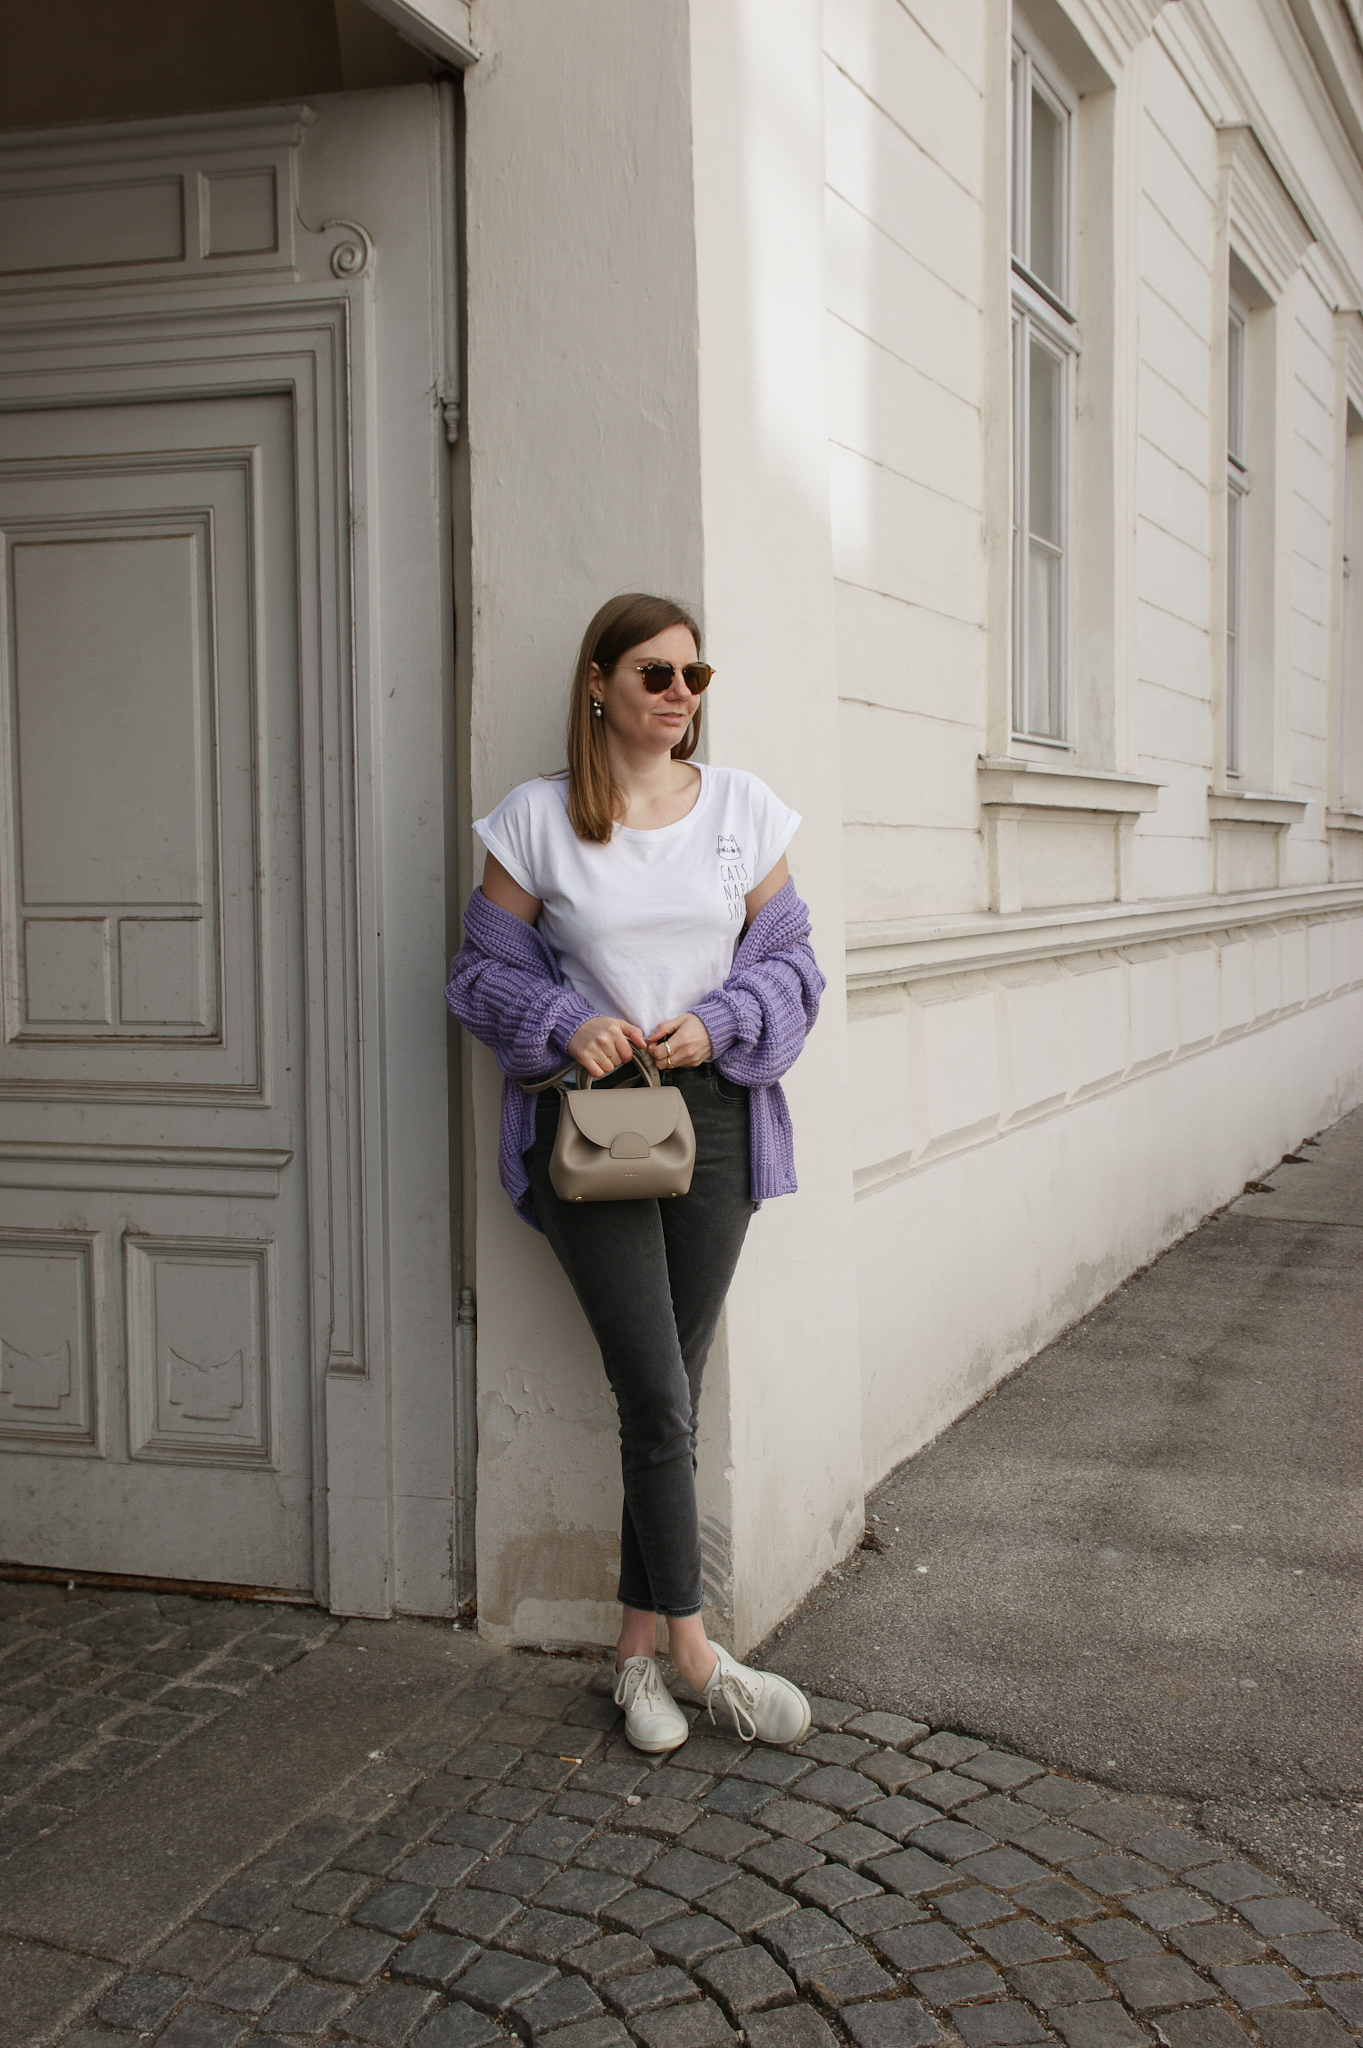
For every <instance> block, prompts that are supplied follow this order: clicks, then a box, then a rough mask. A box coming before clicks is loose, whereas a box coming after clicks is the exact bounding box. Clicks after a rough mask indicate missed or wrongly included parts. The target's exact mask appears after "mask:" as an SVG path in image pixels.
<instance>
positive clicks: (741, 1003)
mask: <svg viewBox="0 0 1363 2048" xmlns="http://www.w3.org/2000/svg"><path fill="white" fill-rule="evenodd" d="M825 985H826V984H825V982H824V978H823V975H822V974H821V973H820V972H819V964H818V962H817V961H816V960H815V958H814V952H813V948H812V947H811V946H810V943H809V912H808V911H807V909H806V908H805V905H804V904H803V903H802V902H801V901H800V898H799V897H798V896H797V895H796V893H795V885H794V883H793V882H787V883H786V884H785V886H784V887H783V888H782V889H780V890H778V892H777V894H776V895H775V896H773V897H772V898H771V900H770V902H769V903H766V904H764V905H763V907H762V909H761V910H760V911H759V912H758V914H757V916H756V917H755V918H754V919H753V922H752V924H751V926H750V927H749V929H748V931H747V932H746V933H745V935H744V938H743V941H742V943H741V945H740V946H739V948H738V951H737V953H736V954H735V956H734V964H733V967H732V968H731V969H730V971H729V973H728V975H727V976H726V977H725V980H724V983H723V985H722V987H720V988H717V989H714V990H712V991H711V993H710V994H709V995H708V996H705V997H703V998H702V999H701V1001H700V1002H698V1003H697V1004H696V1006H695V1014H696V1016H698V1017H699V1018H700V1021H701V1023H702V1024H703V1025H704V1026H705V1028H706V1030H707V1031H708V1032H709V1034H710V1043H711V1046H712V1047H713V1049H714V1057H715V1064H716V1066H717V1067H718V1068H719V1070H720V1072H721V1073H722V1074H723V1075H725V1076H726V1078H727V1079H728V1080H730V1081H735V1082H737V1083H738V1084H739V1085H740V1086H742V1087H746V1088H762V1087H769V1086H770V1085H771V1083H772V1082H774V1081H779V1080H780V1078H781V1076H782V1075H783V1074H784V1073H786V1072H788V1071H789V1069H790V1068H791V1067H792V1066H793V1065H794V1064H795V1061H796V1059H797V1058H798V1057H799V1054H800V1050H801V1048H802V1046H803V1045H804V1042H805V1039H806V1037H807V1035H808V1034H809V1032H810V1031H811V1030H812V1028H813V1025H814V1020H815V1018H816V1017H817V1016H818V1014H819V998H820V996H821V995H822V994H823V991H824V988H825Z"/></svg>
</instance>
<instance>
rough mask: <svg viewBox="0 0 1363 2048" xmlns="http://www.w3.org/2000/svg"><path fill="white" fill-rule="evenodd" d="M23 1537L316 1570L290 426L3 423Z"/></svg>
mask: <svg viewBox="0 0 1363 2048" xmlns="http://www.w3.org/2000/svg"><path fill="white" fill-rule="evenodd" d="M5 455H6V459H5V461H4V462H3V463H0V548H3V575H2V576H0V592H2V593H3V599H2V601H3V605H4V619H3V632H0V666H2V668H3V673H2V674H0V803H3V808H4V817H3V836H2V837H0V857H2V858H3V863H4V873H3V888H2V893H0V921H2V922H3V977H4V991H3V994H4V1030H3V1044H2V1045H0V1104H8V1107H9V1112H10V1114H9V1116H7V1121H8V1122H10V1123H11V1127H12V1128H13V1119H14V1118H16V1117H17V1118H19V1119H21V1120H22V1124H23V1134H24V1136H25V1138H26V1139H27V1140H29V1141H30V1142H31V1143H32V1144H33V1147H34V1149H35V1151H37V1152H40V1153H41V1154H42V1155H43V1170H42V1172H41V1174H40V1175H34V1176H32V1178H33V1179H37V1180H41V1186H40V1187H38V1186H33V1185H28V1186H25V1187H23V1188H18V1187H15V1186H13V1185H11V1186H8V1187H6V1188H4V1189H3V1190H0V1346H3V1349H2V1350H0V1456H3V1459H4V1466H3V1469H2V1470H0V1486H3V1488H4V1491H5V1494H6V1496H7V1507H6V1513H5V1540H4V1549H5V1553H6V1554H7V1555H9V1556H11V1557H14V1558H19V1559H22V1560H23V1561H24V1562H26V1563H30V1564H45V1563H50V1564H52V1565H55V1566H58V1567H66V1568H71V1569H76V1568H81V1567H86V1568H98V1569H101V1570H105V1571H110V1570H112V1571H123V1572H137V1573H145V1574H148V1575H154V1576H167V1577H175V1578H201V1579H208V1580H217V1581H228V1582H240V1583H252V1584H259V1585H269V1586H276V1587H281V1588H284V1587H289V1588H293V1587H297V1588H303V1587H306V1586H309V1585H310V1584H311V1583H312V1576H313V1574H312V1541H311V1530H312V1509H311V1492H312V1471H311V1454H310V1443H311V1433H312V1411H313V1397H312V1386H311V1366H310V1357H311V1351H312V1346H311V1342H310V1336H309V1313H308V1287H309V1273H308V1251H307V1224H306V1201H305V1194H306V1191H305V1186H304V1159H303V1136H302V1130H303V1126H302V1082H303V1071H302V1068H303V1061H302V1055H301V1050H300V1049H299V1039H300V1032H299V1020H300V1018H301V1016H302V1005H303V984H302V960H303V941H302V921H303V920H302V899H301V880H300V853H299V846H300V806H299V793H298V744H299V743H298V733H299V705H298V675H297V646H298V607H297V593H296V589H295V566H294V565H295V562H296V559H297V546H296V534H295V508H294V484H293V478H294V448H293V415H292V409H291V405H290V402H289V400H288V398H287V397H285V396H283V395H279V396H271V395H268V394H264V395H257V394H251V395H245V396H231V397H222V398H211V399H195V400H184V401H178V400H162V401H158V402H156V403H147V404H119V405H91V406H82V407H72V408H70V409H69V410H60V409H53V410H48V411H35V412H30V413H24V414H18V415H13V414H12V415H9V416H8V418H7V419H6V422H5Z"/></svg>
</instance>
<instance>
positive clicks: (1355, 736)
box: [1333, 401, 1363, 811]
mask: <svg viewBox="0 0 1363 2048" xmlns="http://www.w3.org/2000/svg"><path fill="white" fill-rule="evenodd" d="M1361 534H1363V415H1360V413H1359V412H1358V410H1357V408H1356V407H1355V406H1354V404H1353V403H1352V401H1351V402H1350V404H1349V407H1348V412H1347V416H1346V438H1345V442H1344V532H1343V536H1342V539H1343V547H1342V554H1343V558H1344V559H1343V565H1342V566H1343V572H1344V576H1343V592H1342V601H1341V605H1340V621H1339V720H1338V739H1337V742H1336V753H1337V760H1336V768H1335V774H1334V778H1333V780H1334V784H1335V791H1336V801H1337V803H1338V804H1339V806H1340V807H1341V808H1342V809H1344V810H1346V811H1356V810H1360V809H1363V558H1360V557H1363V540H1360V537H1359V536H1360V535H1361Z"/></svg>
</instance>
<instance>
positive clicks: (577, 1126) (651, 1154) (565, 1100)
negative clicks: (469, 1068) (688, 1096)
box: [521, 1052, 696, 1202]
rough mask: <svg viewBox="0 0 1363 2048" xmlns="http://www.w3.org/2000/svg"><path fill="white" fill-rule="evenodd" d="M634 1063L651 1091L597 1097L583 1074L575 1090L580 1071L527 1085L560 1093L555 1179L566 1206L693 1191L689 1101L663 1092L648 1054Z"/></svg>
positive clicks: (532, 1091) (533, 1091)
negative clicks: (573, 1078) (573, 1079)
mask: <svg viewBox="0 0 1363 2048" xmlns="http://www.w3.org/2000/svg"><path fill="white" fill-rule="evenodd" d="M634 1064H635V1066H636V1067H637V1068H638V1069H639V1072H640V1073H641V1074H642V1075H643V1077H644V1080H645V1081H646V1082H647V1083H648V1085H647V1087H644V1088H640V1087H638V1086H634V1087H628V1088H607V1089H603V1090H597V1091H593V1088H592V1083H591V1077H590V1075H587V1074H583V1073H582V1071H581V1069H580V1068H579V1069H578V1073H579V1080H578V1085H577V1086H576V1087H575V1088H569V1087H568V1086H567V1085H566V1082H567V1077H568V1075H569V1074H571V1073H572V1072H573V1068H572V1067H564V1068H563V1070H562V1072H561V1073H558V1074H554V1075H551V1077H550V1078H549V1080H547V1081H540V1082H538V1083H536V1084H533V1085H532V1084H529V1083H527V1082H525V1081H522V1083H521V1086H522V1088H524V1089H525V1092H526V1094H527V1095H539V1094H541V1093H542V1092H543V1091H544V1090H545V1089H546V1088H557V1090H558V1093H559V1100H560V1103H561V1107H560V1110H559V1118H558V1136H557V1137H556V1138H555V1140H554V1150H553V1156H552V1157H551V1159H550V1161H549V1179H550V1183H551V1184H552V1186H553V1190H554V1193H555V1194H556V1195H557V1196H558V1198H559V1200H560V1201H561V1202H628V1201H632V1200H642V1199H644V1198H645V1197H653V1196H666V1195H684V1194H685V1193H686V1191H687V1189H688V1188H689V1187H690V1185H691V1174H692V1171H693V1169H694V1167H695V1164H696V1132H695V1127H694V1125H693V1124H692V1122H691V1112H690V1110H689V1109H688V1108H687V1107H686V1101H685V1098H684V1097H683V1095H682V1092H681V1090H680V1088H664V1087H663V1085H662V1083H661V1081H660V1080H659V1079H658V1069H657V1067H656V1066H655V1065H654V1063H653V1061H652V1059H651V1058H650V1057H649V1055H648V1054H647V1053H646V1052H645V1053H640V1052H636V1053H635V1055H634Z"/></svg>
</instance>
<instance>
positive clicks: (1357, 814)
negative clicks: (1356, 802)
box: [1325, 811, 1363, 832]
mask: <svg viewBox="0 0 1363 2048" xmlns="http://www.w3.org/2000/svg"><path fill="white" fill-rule="evenodd" d="M1325 829H1326V831H1327V832H1363V811H1327V812H1326V813H1325Z"/></svg>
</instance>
